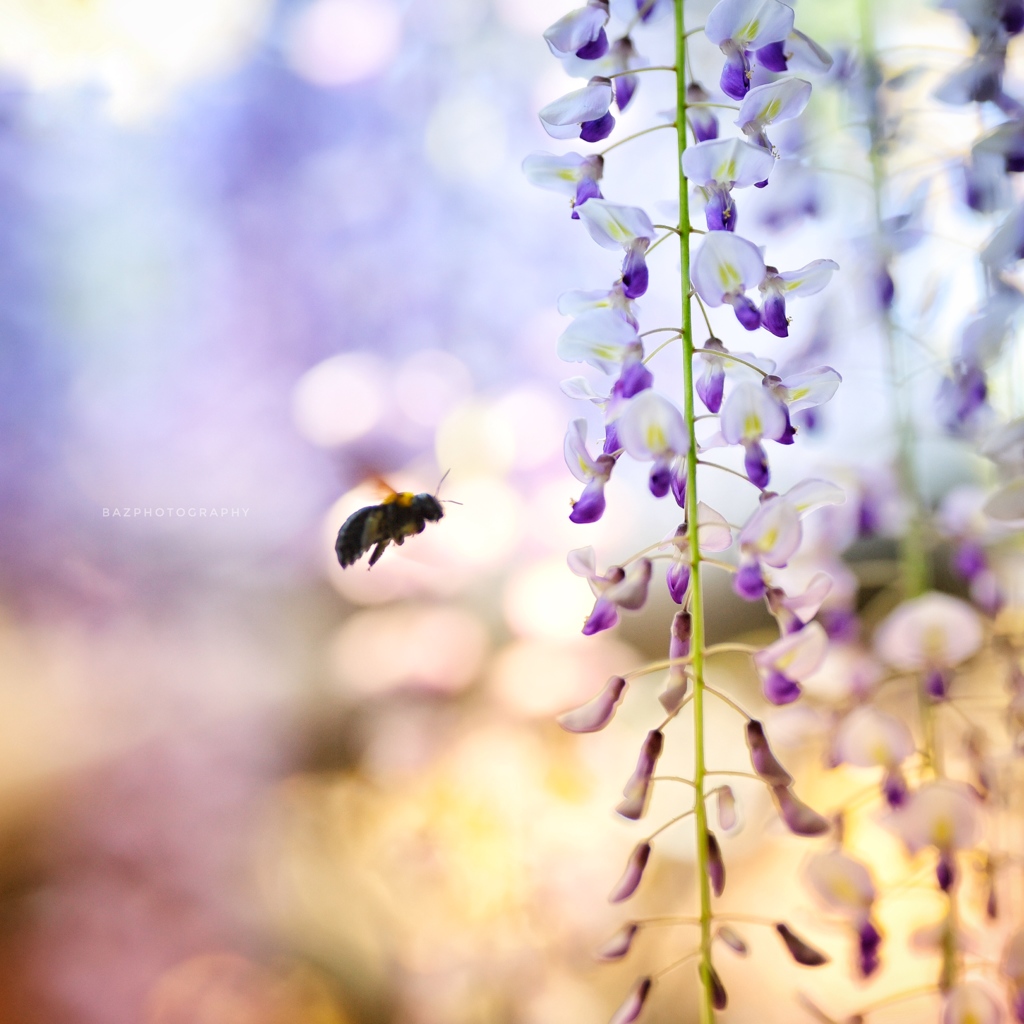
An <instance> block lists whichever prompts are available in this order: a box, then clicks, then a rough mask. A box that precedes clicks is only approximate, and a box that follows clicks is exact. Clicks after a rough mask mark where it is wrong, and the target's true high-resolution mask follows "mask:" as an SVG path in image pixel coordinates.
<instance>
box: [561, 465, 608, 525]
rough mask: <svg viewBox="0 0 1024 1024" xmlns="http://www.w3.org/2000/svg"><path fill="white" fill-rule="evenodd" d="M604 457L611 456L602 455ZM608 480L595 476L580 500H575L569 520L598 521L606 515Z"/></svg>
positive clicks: (580, 521)
mask: <svg viewBox="0 0 1024 1024" xmlns="http://www.w3.org/2000/svg"><path fill="white" fill-rule="evenodd" d="M601 458H602V459H607V458H609V456H607V455H602V456H601ZM605 483H607V480H606V479H605V478H603V477H595V478H594V479H593V480H591V481H590V483H588V484H587V486H586V487H584V488H583V493H582V494H581V495H580V497H579V500H578V501H575V502H573V506H572V511H571V512H570V513H569V521H570V522H572V523H596V522H597V521H598V519H600V518H601V516H603V515H604V510H605V498H604V485H605Z"/></svg>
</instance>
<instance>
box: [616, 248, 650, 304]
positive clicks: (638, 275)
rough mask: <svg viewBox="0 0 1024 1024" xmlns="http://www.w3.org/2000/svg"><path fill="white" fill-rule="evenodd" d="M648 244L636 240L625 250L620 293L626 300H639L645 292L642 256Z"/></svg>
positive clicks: (645, 270)
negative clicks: (621, 292)
mask: <svg viewBox="0 0 1024 1024" xmlns="http://www.w3.org/2000/svg"><path fill="white" fill-rule="evenodd" d="M648 244H649V242H648V240H647V239H645V238H638V239H637V240H636V241H634V242H633V243H632V244H631V245H630V247H629V248H628V249H627V250H626V258H625V259H624V260H623V261H622V291H623V293H624V294H625V296H626V298H627V299H639V298H640V296H641V295H643V294H644V292H646V291H647V283H648V278H649V275H648V272H647V261H646V259H645V258H644V254H645V253H646V251H647V246H648Z"/></svg>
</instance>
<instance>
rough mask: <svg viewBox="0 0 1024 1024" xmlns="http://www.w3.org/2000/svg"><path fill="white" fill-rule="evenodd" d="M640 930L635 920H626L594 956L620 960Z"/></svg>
mask: <svg viewBox="0 0 1024 1024" xmlns="http://www.w3.org/2000/svg"><path fill="white" fill-rule="evenodd" d="M639 930H640V926H639V925H638V924H637V923H636V921H627V922H626V923H625V924H624V925H623V926H622V927H621V928H620V929H619V930H618V931H617V932H616V933H615V934H614V935H613V936H612V937H611V938H610V939H609V940H608V941H607V942H606V943H605V944H604V945H603V946H601V948H600V949H598V951H597V953H596V954H595V956H596V957H597V959H598V960H621V959H622V958H623V957H624V956H625V955H626V954H627V953H628V952H629V950H630V948H631V947H632V945H633V939H634V938H636V933H637V932H638V931H639Z"/></svg>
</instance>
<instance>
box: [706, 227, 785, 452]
mask: <svg viewBox="0 0 1024 1024" xmlns="http://www.w3.org/2000/svg"><path fill="white" fill-rule="evenodd" d="M715 233H716V234H722V233H723V232H720V231H719V232H715ZM720 422H721V424H722V436H723V437H724V438H725V439H726V441H728V442H729V444H743V443H744V442H753V441H758V440H760V439H761V438H762V437H768V438H771V439H772V440H777V439H778V438H779V437H781V436H782V434H783V431H785V429H786V414H785V412H784V411H783V409H782V406H781V405H780V404H779V402H778V401H777V400H776V399H775V398H773V397H772V396H771V395H770V394H769V393H768V392H767V391H766V390H765V389H764V388H763V387H761V386H760V385H759V384H748V383H742V384H737V385H736V387H734V388H733V389H732V392H731V394H730V395H729V397H728V398H727V399H726V400H725V403H724V404H723V406H722V413H721V418H720Z"/></svg>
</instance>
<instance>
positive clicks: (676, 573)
mask: <svg viewBox="0 0 1024 1024" xmlns="http://www.w3.org/2000/svg"><path fill="white" fill-rule="evenodd" d="M665 582H666V583H667V584H668V595H669V597H671V598H672V600H673V601H675V603H676V604H682V603H683V600H684V598H685V597H686V591H687V589H688V588H689V586H690V565H689V563H688V562H673V563H672V564H671V565H670V566H669V567H668V570H667V572H666V573H665Z"/></svg>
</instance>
